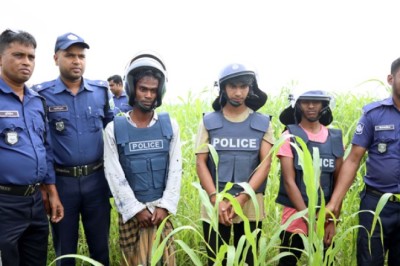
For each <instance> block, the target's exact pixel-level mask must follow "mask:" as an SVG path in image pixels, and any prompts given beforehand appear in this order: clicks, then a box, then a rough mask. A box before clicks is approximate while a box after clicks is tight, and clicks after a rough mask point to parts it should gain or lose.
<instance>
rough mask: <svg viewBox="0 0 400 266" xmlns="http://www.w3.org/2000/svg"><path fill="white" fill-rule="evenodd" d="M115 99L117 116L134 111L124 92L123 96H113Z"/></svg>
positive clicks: (115, 113)
mask: <svg viewBox="0 0 400 266" xmlns="http://www.w3.org/2000/svg"><path fill="white" fill-rule="evenodd" d="M113 99H114V115H117V114H118V113H120V112H123V113H126V112H128V111H130V110H132V106H130V105H129V103H128V96H126V94H125V92H122V94H121V96H119V97H117V96H115V95H114V96H113Z"/></svg>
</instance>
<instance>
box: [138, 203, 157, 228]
mask: <svg viewBox="0 0 400 266" xmlns="http://www.w3.org/2000/svg"><path fill="white" fill-rule="evenodd" d="M135 217H136V219H137V220H138V222H139V226H140V227H142V228H144V227H150V226H152V225H153V223H152V221H151V218H152V215H151V213H150V211H149V210H148V209H147V208H146V209H143V210H142V211H140V212H138V213H137V214H136V215H135Z"/></svg>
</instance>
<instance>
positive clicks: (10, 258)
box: [0, 190, 49, 266]
mask: <svg viewBox="0 0 400 266" xmlns="http://www.w3.org/2000/svg"><path fill="white" fill-rule="evenodd" d="M48 236H49V222H48V219H47V215H46V211H45V209H44V205H43V201H42V195H41V193H40V191H39V190H38V191H37V192H36V193H35V194H34V195H32V196H27V197H24V196H13V195H4V194H0V251H1V254H0V256H1V262H2V263H3V266H18V265H21V266H22V265H23V266H45V265H46V261H47V244H48Z"/></svg>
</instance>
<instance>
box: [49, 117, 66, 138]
mask: <svg viewBox="0 0 400 266" xmlns="http://www.w3.org/2000/svg"><path fill="white" fill-rule="evenodd" d="M48 117H49V127H50V129H51V131H52V132H55V133H56V134H57V135H67V134H68V132H69V131H70V129H71V120H70V114H69V113H68V112H49V113H48Z"/></svg>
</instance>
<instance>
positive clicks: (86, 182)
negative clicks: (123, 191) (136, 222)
mask: <svg viewBox="0 0 400 266" xmlns="http://www.w3.org/2000/svg"><path fill="white" fill-rule="evenodd" d="M56 184H57V190H58V193H59V196H60V199H61V202H62V204H63V206H64V218H63V219H62V220H61V222H59V223H57V224H52V233H53V242H54V249H55V252H56V255H57V257H59V256H61V255H66V254H78V253H77V244H78V237H79V234H78V232H79V220H80V219H81V220H82V224H83V228H84V232H85V236H86V241H87V244H88V247H89V253H90V257H91V258H92V259H94V260H96V261H98V262H100V263H102V264H103V265H109V248H108V244H109V243H108V240H109V230H110V209H111V205H110V198H109V189H108V183H107V181H106V179H105V177H104V172H103V171H97V172H95V173H93V174H91V175H88V176H82V177H65V176H57V180H56ZM57 265H75V260H74V259H61V260H59V261H58V262H57Z"/></svg>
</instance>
